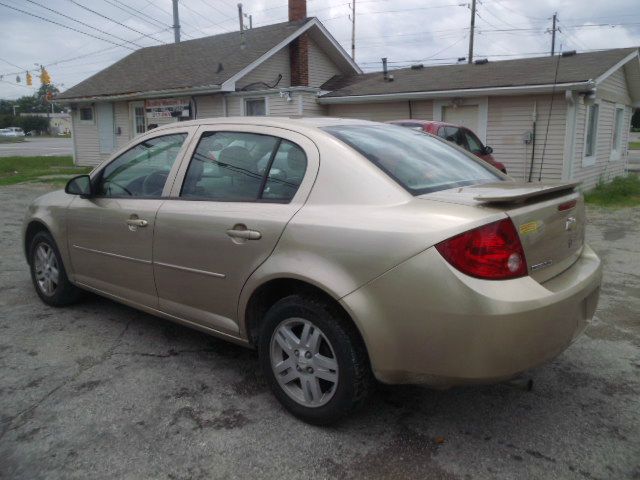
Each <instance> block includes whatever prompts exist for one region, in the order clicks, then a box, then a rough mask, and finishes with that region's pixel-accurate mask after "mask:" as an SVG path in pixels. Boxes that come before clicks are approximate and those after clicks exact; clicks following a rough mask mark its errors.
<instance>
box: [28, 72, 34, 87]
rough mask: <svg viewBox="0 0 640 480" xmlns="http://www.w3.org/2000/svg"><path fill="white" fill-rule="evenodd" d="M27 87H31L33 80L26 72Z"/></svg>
mask: <svg viewBox="0 0 640 480" xmlns="http://www.w3.org/2000/svg"><path fill="white" fill-rule="evenodd" d="M27 85H29V86H31V85H33V78H31V74H30V73H29V72H27Z"/></svg>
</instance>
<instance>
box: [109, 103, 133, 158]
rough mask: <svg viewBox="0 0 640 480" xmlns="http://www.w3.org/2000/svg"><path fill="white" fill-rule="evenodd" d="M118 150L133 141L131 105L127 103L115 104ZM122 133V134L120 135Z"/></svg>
mask: <svg viewBox="0 0 640 480" xmlns="http://www.w3.org/2000/svg"><path fill="white" fill-rule="evenodd" d="M113 110H114V115H115V128H116V150H117V149H119V148H122V147H124V146H125V145H126V144H127V142H129V140H130V139H131V136H130V134H131V120H130V119H129V104H128V103H127V102H115V103H114V109H113ZM118 132H120V133H118Z"/></svg>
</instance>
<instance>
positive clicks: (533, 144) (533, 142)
mask: <svg viewBox="0 0 640 480" xmlns="http://www.w3.org/2000/svg"><path fill="white" fill-rule="evenodd" d="M537 107H538V102H533V126H532V131H531V163H530V164H529V178H528V179H527V182H531V176H532V175H533V160H534V158H535V155H536V120H537V119H538V111H537Z"/></svg>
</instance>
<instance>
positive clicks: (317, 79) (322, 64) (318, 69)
mask: <svg viewBox="0 0 640 480" xmlns="http://www.w3.org/2000/svg"><path fill="white" fill-rule="evenodd" d="M341 73H342V72H341V71H340V69H339V68H338V67H337V66H336V64H335V63H334V62H333V60H331V59H330V58H329V56H328V55H327V54H326V53H324V51H323V50H322V49H321V48H320V47H319V46H318V44H317V43H316V42H314V41H313V40H312V39H311V38H310V39H309V86H310V87H319V86H320V85H322V84H323V83H325V82H326V81H327V80H329V79H330V78H331V77H333V76H335V75H340V74H341Z"/></svg>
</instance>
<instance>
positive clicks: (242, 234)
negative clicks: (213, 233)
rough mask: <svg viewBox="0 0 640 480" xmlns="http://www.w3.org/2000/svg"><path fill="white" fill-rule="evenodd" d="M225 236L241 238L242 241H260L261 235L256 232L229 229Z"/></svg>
mask: <svg viewBox="0 0 640 480" xmlns="http://www.w3.org/2000/svg"><path fill="white" fill-rule="evenodd" d="M227 235H229V236H230V237H232V238H242V239H244V240H260V239H261V238H262V234H261V233H260V232H258V231H256V230H240V229H231V230H227Z"/></svg>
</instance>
